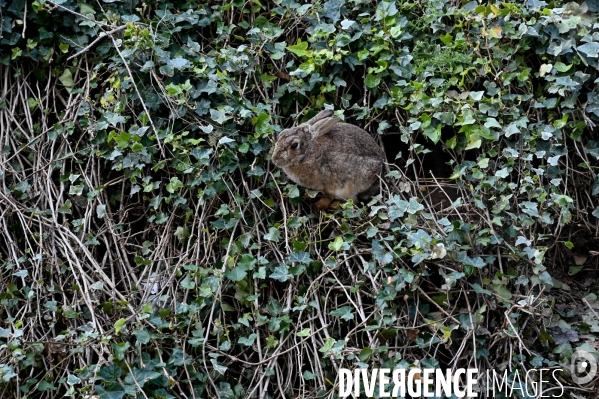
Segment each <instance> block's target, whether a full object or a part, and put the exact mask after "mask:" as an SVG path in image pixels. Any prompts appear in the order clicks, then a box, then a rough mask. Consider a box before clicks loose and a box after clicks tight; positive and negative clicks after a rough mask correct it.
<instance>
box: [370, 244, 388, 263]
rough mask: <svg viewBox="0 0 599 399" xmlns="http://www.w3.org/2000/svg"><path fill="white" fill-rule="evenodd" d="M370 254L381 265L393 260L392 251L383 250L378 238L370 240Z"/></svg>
mask: <svg viewBox="0 0 599 399" xmlns="http://www.w3.org/2000/svg"><path fill="white" fill-rule="evenodd" d="M372 254H373V255H374V258H375V259H376V260H377V261H378V262H379V263H380V264H381V265H382V266H384V265H386V264H388V263H391V261H392V260H393V255H392V253H391V252H387V251H385V248H384V247H383V246H382V245H381V242H380V241H379V240H372Z"/></svg>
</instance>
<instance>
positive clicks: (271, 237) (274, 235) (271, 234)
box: [263, 227, 281, 242]
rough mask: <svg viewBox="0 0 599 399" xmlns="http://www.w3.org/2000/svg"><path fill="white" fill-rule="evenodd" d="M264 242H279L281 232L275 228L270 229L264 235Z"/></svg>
mask: <svg viewBox="0 0 599 399" xmlns="http://www.w3.org/2000/svg"><path fill="white" fill-rule="evenodd" d="M263 238H264V239H265V240H268V241H274V242H279V241H280V240H281V232H280V231H279V229H277V228H276V227H270V228H269V229H268V233H266V234H264V237H263Z"/></svg>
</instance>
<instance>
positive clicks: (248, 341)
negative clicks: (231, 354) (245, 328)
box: [237, 333, 258, 346]
mask: <svg viewBox="0 0 599 399" xmlns="http://www.w3.org/2000/svg"><path fill="white" fill-rule="evenodd" d="M257 336H258V334H256V333H252V334H250V336H249V337H247V338H245V337H240V338H239V340H238V341H237V343H238V344H239V345H243V346H252V345H253V344H254V341H255V340H256V337H257Z"/></svg>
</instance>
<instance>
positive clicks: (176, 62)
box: [169, 57, 189, 69]
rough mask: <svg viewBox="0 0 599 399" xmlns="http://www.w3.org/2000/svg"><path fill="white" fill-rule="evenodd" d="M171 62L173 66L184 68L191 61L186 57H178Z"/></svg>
mask: <svg viewBox="0 0 599 399" xmlns="http://www.w3.org/2000/svg"><path fill="white" fill-rule="evenodd" d="M169 62H170V64H171V66H172V67H173V68H177V69H183V67H184V66H185V65H187V63H188V62H189V61H187V60H186V59H185V58H181V57H177V58H175V59H173V60H170V61H169Z"/></svg>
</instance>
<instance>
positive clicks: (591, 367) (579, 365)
mask: <svg viewBox="0 0 599 399" xmlns="http://www.w3.org/2000/svg"><path fill="white" fill-rule="evenodd" d="M570 374H571V376H572V381H574V382H575V383H577V384H579V385H583V384H587V383H589V382H591V380H592V379H593V378H594V377H595V375H596V374H597V360H595V357H594V356H593V355H591V354H590V353H589V352H587V351H581V350H578V351H576V352H574V353H573V354H572V362H571V364H570Z"/></svg>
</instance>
